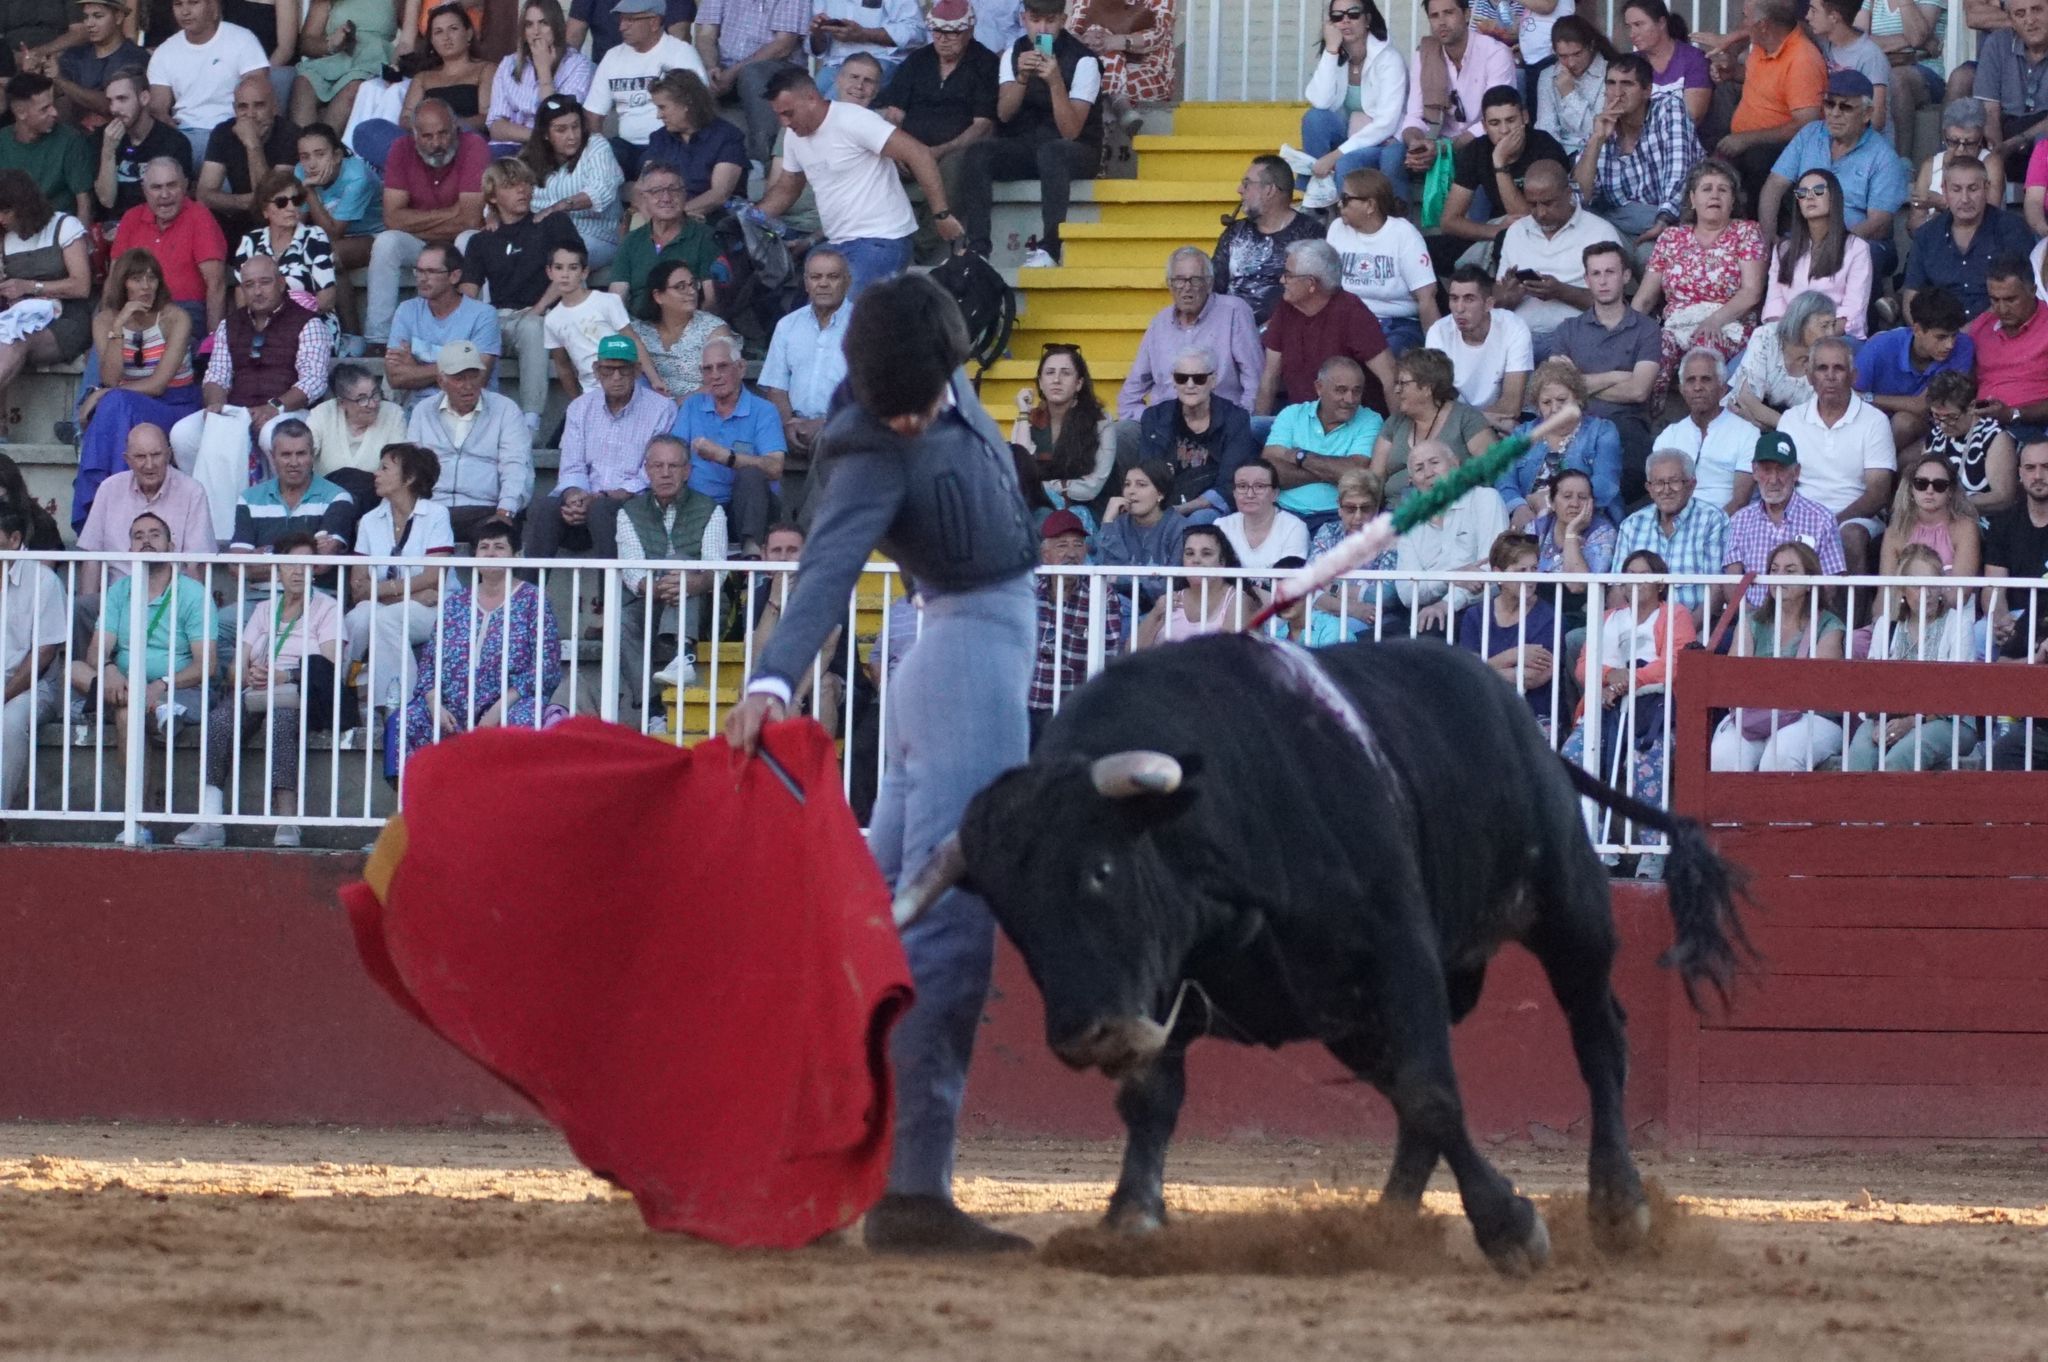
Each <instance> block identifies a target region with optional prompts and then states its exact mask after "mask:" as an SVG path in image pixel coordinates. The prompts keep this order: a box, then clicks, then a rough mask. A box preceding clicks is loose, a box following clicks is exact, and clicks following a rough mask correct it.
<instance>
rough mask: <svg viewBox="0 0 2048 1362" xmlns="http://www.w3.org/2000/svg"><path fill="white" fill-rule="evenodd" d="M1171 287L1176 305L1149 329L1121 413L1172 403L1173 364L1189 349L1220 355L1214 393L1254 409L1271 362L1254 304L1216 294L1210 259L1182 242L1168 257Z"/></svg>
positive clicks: (1133, 415) (1134, 414)
mask: <svg viewBox="0 0 2048 1362" xmlns="http://www.w3.org/2000/svg"><path fill="white" fill-rule="evenodd" d="M1166 286H1167V287H1168V288H1169V289H1171V290H1173V304H1172V306H1170V307H1166V308H1162V309H1160V312H1159V315H1158V316H1156V317H1154V318H1153V319H1152V322H1151V325H1149V326H1147V327H1146V328H1145V338H1144V339H1143V340H1141V341H1139V342H1138V357H1137V358H1136V359H1134V360H1132V361H1131V372H1130V376H1129V377H1128V378H1126V379H1125V380H1124V386H1123V390H1122V391H1121V392H1119V393H1118V394H1117V399H1116V414H1117V415H1118V416H1119V417H1121V418H1122V419H1124V420H1126V421H1135V420H1137V419H1138V418H1139V417H1140V416H1142V415H1143V414H1144V412H1145V408H1146V407H1148V406H1150V405H1151V404H1152V403H1154V402H1171V401H1173V400H1174V398H1175V393H1174V387H1173V362H1174V360H1175V359H1176V358H1178V357H1179V356H1180V354H1181V353H1182V352H1183V351H1187V350H1207V351H1208V352H1209V353H1210V354H1212V355H1214V356H1215V357H1216V391H1215V392H1214V393H1213V394H1212V396H1216V397H1221V398H1223V399H1224V400H1226V401H1229V402H1235V403H1236V404H1237V405H1238V406H1240V407H1243V408H1244V409H1245V410H1246V411H1250V410H1251V407H1252V402H1253V400H1254V399H1256V398H1257V397H1258V395H1259V375H1260V374H1262V373H1263V372H1265V366H1266V352H1265V346H1264V345H1263V344H1262V343H1261V342H1260V340H1259V324H1258V321H1257V319H1256V318H1254V317H1253V315H1252V309H1251V304H1250V303H1247V302H1246V301H1245V300H1244V299H1242V298H1236V297H1232V296H1231V295H1229V294H1218V293H1217V292H1216V279H1215V275H1214V273H1213V272H1212V270H1211V267H1210V264H1209V257H1208V256H1207V255H1205V254H1204V253H1203V252H1202V250H1201V249H1200V248H1199V247H1195V246H1183V247H1181V248H1180V249H1179V250H1177V251H1175V252H1174V253H1173V254H1172V255H1171V256H1169V257H1168V258H1167V261H1166Z"/></svg>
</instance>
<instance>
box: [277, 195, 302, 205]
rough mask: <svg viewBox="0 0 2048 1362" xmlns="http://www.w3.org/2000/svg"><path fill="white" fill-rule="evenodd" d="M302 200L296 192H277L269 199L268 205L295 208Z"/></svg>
mask: <svg viewBox="0 0 2048 1362" xmlns="http://www.w3.org/2000/svg"><path fill="white" fill-rule="evenodd" d="M304 202H305V199H303V198H301V197H300V196H299V195H297V194H279V195H278V196H277V197H275V198H273V199H272V200H271V201H270V206H271V207H272V208H297V207H298V206H299V205H301V204H303V203H304Z"/></svg>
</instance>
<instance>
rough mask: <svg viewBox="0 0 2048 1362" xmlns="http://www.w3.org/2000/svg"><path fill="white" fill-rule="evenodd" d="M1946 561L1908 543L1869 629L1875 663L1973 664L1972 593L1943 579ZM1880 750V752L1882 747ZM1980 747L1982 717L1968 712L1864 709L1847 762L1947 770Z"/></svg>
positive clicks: (1864, 767) (1866, 767) (1890, 571)
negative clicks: (1897, 579) (1871, 711)
mask: <svg viewBox="0 0 2048 1362" xmlns="http://www.w3.org/2000/svg"><path fill="white" fill-rule="evenodd" d="M1947 571H1948V568H1947V566H1946V565H1945V564H1944V563H1943V562H1942V561H1941V558H1940V556H1939V555H1938V554H1936V553H1935V551H1934V550H1933V549H1931V548H1929V547H1928V546H1927V545H1925V544H1908V545H1906V546H1905V548H1904V549H1903V550H1901V552H1900V553H1899V560H1898V562H1897V564H1895V565H1894V566H1892V567H1888V568H1887V569H1886V570H1885V575H1886V576H1887V577H1894V576H1896V577H1903V578H1906V579H1907V580H1906V581H1905V582H1902V583H1901V584H1899V585H1898V586H1888V587H1886V588H1885V589H1884V591H1883V594H1882V595H1881V596H1880V597H1879V600H1878V616H1877V622H1876V623H1875V624H1874V625H1873V626H1872V627H1871V631H1870V651H1869V654H1868V656H1869V658H1870V659H1871V660H1872V661H1898V662H1968V661H1970V660H1971V658H1972V656H1973V651H1972V646H1971V640H1972V638H1973V636H1974V634H1975V632H1976V620H1975V619H1974V618H1973V616H1974V614H1975V612H1974V611H1973V610H1972V609H1971V608H1970V599H1969V597H1968V595H1967V594H1963V596H1962V599H1960V600H1958V599H1957V597H1958V592H1957V591H1956V589H1955V588H1954V587H1952V586H1948V585H1946V584H1944V583H1943V582H1942V580H1941V579H1942V577H1943V575H1944V574H1945V573H1946V572H1947ZM1880 749H1882V750H1880ZM1976 750H1977V721H1976V720H1975V719H1974V718H1971V717H1969V716H1967V715H1921V714H1865V715H1863V716H1862V724H1861V726H1860V727H1858V728H1857V730H1856V736H1855V737H1854V738H1852V739H1850V741H1849V750H1848V752H1847V753H1846V754H1845V755H1844V756H1843V758H1842V765H1843V767H1844V768H1845V769H1847V770H1851V771H1875V770H1878V769H1879V768H1880V766H1882V768H1883V769H1884V770H1887V771H1944V770H1947V769H1948V768H1949V767H1950V766H1952V765H1954V764H1955V758H1957V757H1962V756H1967V755H1969V754H1970V753H1971V752H1974V751H1976Z"/></svg>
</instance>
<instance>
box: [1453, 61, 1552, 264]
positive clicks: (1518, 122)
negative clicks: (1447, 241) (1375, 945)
mask: <svg viewBox="0 0 2048 1362" xmlns="http://www.w3.org/2000/svg"><path fill="white" fill-rule="evenodd" d="M1479 121H1480V124H1481V125H1482V126H1483V127H1484V128H1485V129H1486V132H1485V134H1484V135H1483V136H1479V137H1475V138H1473V139H1472V140H1471V141H1469V142H1467V143H1466V144H1465V145H1464V146H1462V147H1459V148H1458V153H1457V160H1456V161H1455V162H1454V163H1453V165H1452V171H1451V188H1450V192H1449V193H1447V194H1445V195H1444V211H1443V217H1442V218H1441V219H1440V220H1439V222H1438V230H1440V231H1441V232H1442V233H1443V234H1444V235H1445V236H1448V237H1453V238H1455V239H1457V240H1459V241H1491V240H1493V239H1494V238H1495V237H1497V236H1499V235H1500V234H1501V233H1502V232H1504V231H1506V230H1507V227H1508V219H1510V218H1516V217H1521V216H1523V215H1524V214H1526V213H1527V212H1528V211H1529V205H1528V204H1526V203H1524V202H1523V201H1522V179H1523V177H1524V176H1526V175H1527V174H1528V173H1529V167H1530V166H1532V165H1535V164H1536V163H1537V162H1538V161H1555V162H1557V163H1558V164H1559V165H1565V164H1568V163H1569V161H1570V159H1571V158H1570V157H1568V156H1566V155H1565V152H1564V148H1563V147H1562V146H1560V145H1558V141H1557V139H1556V138H1555V137H1552V136H1551V135H1550V134H1549V133H1547V132H1543V131H1541V130H1540V129H1537V128H1532V127H1530V126H1529V111H1528V109H1527V108H1526V107H1524V106H1523V104H1522V95H1521V92H1520V91H1519V90H1517V89H1516V88H1515V87H1514V86H1512V85H1496V86H1494V87H1493V88H1492V89H1490V90H1488V91H1487V92H1486V96H1485V98H1484V99H1483V100H1482V101H1481V103H1480V115H1479Z"/></svg>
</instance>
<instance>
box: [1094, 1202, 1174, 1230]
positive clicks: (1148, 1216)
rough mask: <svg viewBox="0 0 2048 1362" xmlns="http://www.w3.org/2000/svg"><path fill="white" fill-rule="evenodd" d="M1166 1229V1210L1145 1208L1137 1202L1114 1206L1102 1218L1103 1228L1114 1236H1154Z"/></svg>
mask: <svg viewBox="0 0 2048 1362" xmlns="http://www.w3.org/2000/svg"><path fill="white" fill-rule="evenodd" d="M1165 1227H1166V1211H1165V1209H1164V1208H1158V1207H1152V1206H1144V1205H1140V1204H1139V1203H1137V1202H1135V1201H1126V1202H1124V1203H1123V1204H1121V1205H1115V1204H1112V1205H1111V1206H1110V1208H1109V1211H1108V1213H1107V1214H1105V1215H1104V1216H1103V1217H1102V1228H1104V1229H1106V1230H1108V1231H1110V1232H1111V1233H1113V1234H1130V1235H1139V1234H1153V1233H1156V1232H1158V1231H1159V1230H1161V1229H1164V1228H1165Z"/></svg>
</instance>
